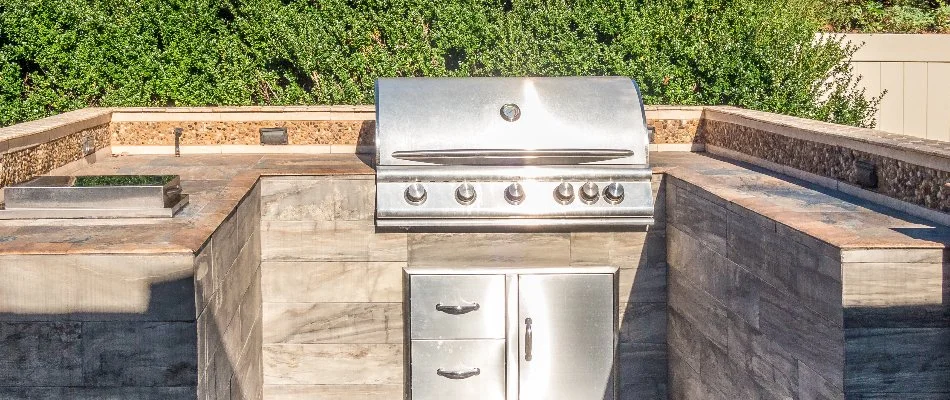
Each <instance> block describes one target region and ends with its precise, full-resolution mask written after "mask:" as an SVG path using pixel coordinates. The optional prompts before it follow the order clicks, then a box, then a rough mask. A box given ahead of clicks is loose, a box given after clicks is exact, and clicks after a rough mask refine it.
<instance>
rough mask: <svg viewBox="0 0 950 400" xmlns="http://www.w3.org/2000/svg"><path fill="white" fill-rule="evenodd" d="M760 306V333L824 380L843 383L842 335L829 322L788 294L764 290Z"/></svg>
mask: <svg viewBox="0 0 950 400" xmlns="http://www.w3.org/2000/svg"><path fill="white" fill-rule="evenodd" d="M761 294H762V296H761V297H760V299H761V302H760V304H759V307H760V309H759V310H760V312H759V326H760V331H761V332H762V333H763V334H764V335H765V336H766V337H768V338H769V340H771V341H773V342H774V343H775V344H776V345H777V346H779V347H781V348H782V349H784V350H785V351H787V352H788V354H790V355H791V356H792V357H793V358H795V359H797V360H801V361H802V362H804V363H806V364H808V365H809V366H811V367H812V368H813V369H814V370H815V371H816V372H817V373H818V374H819V375H820V376H822V377H823V378H824V379H825V380H827V381H829V382H832V384H836V383H837V382H841V381H842V379H843V378H842V372H843V370H844V361H845V360H844V333H843V330H842V328H841V326H840V325H837V323H836V322H831V321H828V320H827V319H825V318H824V317H823V316H821V315H819V314H817V313H815V312H814V311H812V310H810V309H809V308H807V307H803V305H802V303H801V301H798V300H796V299H795V298H794V297H791V296H789V295H787V294H783V293H780V292H776V291H770V290H763V291H762V292H761Z"/></svg>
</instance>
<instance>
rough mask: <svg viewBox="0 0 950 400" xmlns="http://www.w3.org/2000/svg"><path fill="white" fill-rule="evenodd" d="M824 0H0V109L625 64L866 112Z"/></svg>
mask: <svg viewBox="0 0 950 400" xmlns="http://www.w3.org/2000/svg"><path fill="white" fill-rule="evenodd" d="M815 1H817V0H776V1H769V0H661V1H655V0H493V1H489V0H319V1H317V0H0V73H2V77H0V125H6V124H11V123H14V122H18V121H23V120H27V119H34V118H39V117H43V116H46V115H50V114H54V113H58V112H63V111H66V110H70V109H76V108H81V107H86V106H202V105H251V104H265V105H284V104H358V103H371V102H372V100H373V93H372V91H373V81H374V79H375V78H376V77H379V76H520V75H535V76H537V75H550V76H559V75H623V76H630V77H633V78H636V79H637V80H638V81H639V82H640V84H641V88H642V90H643V93H644V96H645V100H646V102H647V103H650V104H683V105H688V104H729V105H736V106H741V107H748V108H753V109H760V110H765V111H773V112H779V113H785V114H792V115H798V116H803V117H808V118H815V119H820V120H827V121H833V122H839V123H845V124H852V125H870V124H872V123H873V121H872V119H871V116H872V114H873V112H874V108H875V106H876V103H875V102H874V101H871V102H869V101H867V100H866V99H865V97H864V93H863V92H862V91H860V90H858V89H856V87H855V83H856V79H855V77H854V76H852V74H851V71H850V69H849V67H848V66H847V60H848V58H849V56H850V55H851V54H852V53H853V51H854V48H853V47H851V46H848V45H844V46H843V45H842V44H840V43H837V42H835V40H834V39H816V35H815V33H816V32H817V31H818V30H819V28H820V27H821V24H822V18H821V17H820V16H819V15H816V11H814V10H818V9H819V8H820V7H817V6H816V4H815Z"/></svg>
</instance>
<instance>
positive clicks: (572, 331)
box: [518, 274, 616, 400]
mask: <svg viewBox="0 0 950 400" xmlns="http://www.w3.org/2000/svg"><path fill="white" fill-rule="evenodd" d="M614 285H615V284H614V276H613V275H611V274H545V275H540V274H539V275H520V276H519V277H518V292H519V293H518V297H519V300H518V302H519V316H518V322H519V325H520V326H519V328H518V331H519V348H520V352H519V366H520V371H519V390H518V391H519V393H520V396H519V400H578V399H585V400H588V399H590V400H594V399H605V400H613V399H614V396H615V393H614V386H615V385H614V381H613V379H614V375H613V372H614V360H615V352H614V332H615V329H614V324H615V321H616V317H615V315H614V310H616V308H615V306H614V298H615V296H616V295H615V292H614Z"/></svg>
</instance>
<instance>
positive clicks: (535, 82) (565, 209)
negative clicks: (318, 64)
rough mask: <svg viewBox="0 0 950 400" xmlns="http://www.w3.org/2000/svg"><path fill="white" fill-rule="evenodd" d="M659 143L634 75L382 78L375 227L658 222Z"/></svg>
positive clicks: (378, 96) (378, 93) (378, 102)
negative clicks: (652, 148)
mask: <svg viewBox="0 0 950 400" xmlns="http://www.w3.org/2000/svg"><path fill="white" fill-rule="evenodd" d="M648 145H649V138H648V132H647V127H646V119H645V116H644V112H643V103H642V100H641V97H640V93H639V90H638V88H637V85H636V82H634V81H632V80H631V79H628V78H623V77H570V78H383V79H379V80H378V81H377V82H376V146H377V147H376V149H377V150H376V151H377V154H376V165H377V174H376V223H377V225H378V226H381V227H403V228H413V227H443V228H444V227H488V228H491V227H513V226H520V227H533V228H541V229H543V228H545V227H593V228H596V227H604V226H633V225H648V224H652V223H653V200H652V196H651V190H650V177H651V171H650V167H649V158H648V156H649V154H648Z"/></svg>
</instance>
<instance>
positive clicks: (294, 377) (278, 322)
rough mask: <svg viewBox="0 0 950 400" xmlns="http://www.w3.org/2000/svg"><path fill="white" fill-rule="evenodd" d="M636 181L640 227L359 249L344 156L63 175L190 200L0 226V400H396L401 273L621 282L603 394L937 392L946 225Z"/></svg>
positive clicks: (350, 173) (850, 202) (710, 172)
mask: <svg viewBox="0 0 950 400" xmlns="http://www.w3.org/2000/svg"><path fill="white" fill-rule="evenodd" d="M651 163H652V165H653V167H654V173H655V175H654V179H653V182H654V188H655V192H656V196H657V198H656V207H657V208H656V213H655V215H656V218H657V224H656V225H653V226H651V227H649V228H647V229H644V230H639V231H623V232H581V231H578V232H555V233H543V234H534V233H399V232H384V233H378V232H376V229H375V227H374V224H373V209H374V204H373V199H374V193H373V175H372V174H373V169H372V167H371V166H370V165H368V164H367V163H365V162H363V161H361V159H360V158H358V157H357V156H354V155H234V154H230V155H203V156H199V155H192V156H189V155H185V156H182V157H180V158H176V157H172V156H119V157H114V158H111V159H106V160H102V161H100V162H98V163H96V164H93V165H91V166H88V167H85V168H83V169H81V170H80V171H78V173H77V174H176V175H180V176H181V181H182V188H183V189H184V191H185V193H188V194H189V195H190V196H191V201H190V204H189V205H188V206H187V207H185V209H183V210H182V211H181V213H180V214H179V215H177V216H176V217H174V218H171V219H134V220H133V219H118V220H31V221H3V222H0V238H2V240H0V253H2V255H0V273H2V276H3V277H4V280H3V282H2V283H0V288H2V290H0V307H2V308H3V309H2V314H0V316H2V322H0V342H2V345H3V349H4V351H3V353H2V356H0V357H3V358H2V360H3V362H2V363H0V367H2V370H0V378H2V382H3V383H2V384H0V398H78V399H92V398H96V399H99V398H146V399H150V398H152V399H169V398H183V399H184V398H189V399H191V398H259V397H261V396H262V395H263V396H264V397H265V398H269V399H289V398H310V399H313V398H316V399H345V398H353V399H397V398H401V395H402V391H403V367H404V364H403V363H404V359H403V354H402V349H403V340H404V339H403V326H402V311H403V305H402V304H401V301H402V297H403V294H402V290H403V268H405V267H416V266H427V265H433V264H438V265H439V266H448V267H451V266H453V265H471V264H472V263H478V264H481V265H490V264H505V265H511V264H517V265H519V266H522V267H531V266H550V265H561V266H585V265H591V266H604V265H607V266H613V267H618V268H620V299H619V302H620V312H621V317H620V320H621V328H620V344H619V346H618V349H619V353H620V354H619V357H618V360H619V365H618V377H619V380H620V382H619V383H620V385H619V387H620V391H619V396H618V397H619V398H621V399H633V398H667V396H669V397H671V398H745V397H751V394H752V393H758V394H760V395H761V396H762V397H772V396H779V394H782V393H784V394H786V395H788V396H790V397H793V398H816V397H821V396H824V397H826V398H843V397H844V394H845V393H846V392H847V393H849V395H850V394H851V393H855V394H858V393H876V392H877V393H900V392H901V391H903V392H912V391H917V393H921V392H922V391H924V390H926V391H928V392H925V393H931V398H940V397H939V396H942V395H943V394H945V393H947V392H950V389H948V388H947V387H946V385H947V381H946V379H943V378H944V377H946V376H947V372H948V357H950V356H948V354H947V352H946V349H947V346H946V343H947V334H948V333H947V330H948V328H947V326H948V325H947V311H946V307H947V305H946V304H947V300H946V299H947V288H948V285H947V280H946V279H947V278H946V277H947V275H948V274H947V264H948V261H947V258H946V255H945V254H946V250H945V248H946V244H947V243H948V242H950V241H948V230H947V228H946V227H942V226H939V225H935V224H928V223H925V222H922V221H918V220H916V219H914V218H911V217H908V216H906V215H904V214H901V213H899V212H897V211H893V210H890V209H885V208H882V207H879V206H875V205H872V204H869V203H867V202H864V201H861V200H857V199H854V198H848V197H844V196H842V195H841V194H840V193H834V192H829V191H826V190H824V189H818V188H816V187H813V186H810V185H807V184H804V183H801V182H797V181H794V180H792V179H791V178H788V177H784V176H776V175H773V174H770V173H766V172H765V171H762V170H759V169H756V168H754V167H751V166H749V165H744V164H736V163H734V162H729V161H725V160H720V159H716V158H713V157H709V156H705V155H702V154H690V153H653V154H651ZM664 216H665V218H664ZM667 243H669V249H670V251H669V252H667V250H666V249H667ZM889 305H890V306H889ZM882 344H887V346H884V345H882ZM891 349H895V350H896V351H897V352H896V353H893V354H892V353H888V352H891V351H892V350H891ZM667 377H669V379H668V378H667ZM196 393H197V395H196Z"/></svg>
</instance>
